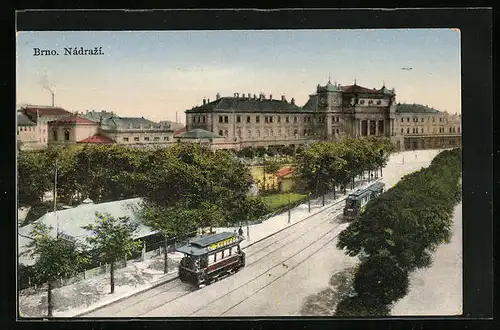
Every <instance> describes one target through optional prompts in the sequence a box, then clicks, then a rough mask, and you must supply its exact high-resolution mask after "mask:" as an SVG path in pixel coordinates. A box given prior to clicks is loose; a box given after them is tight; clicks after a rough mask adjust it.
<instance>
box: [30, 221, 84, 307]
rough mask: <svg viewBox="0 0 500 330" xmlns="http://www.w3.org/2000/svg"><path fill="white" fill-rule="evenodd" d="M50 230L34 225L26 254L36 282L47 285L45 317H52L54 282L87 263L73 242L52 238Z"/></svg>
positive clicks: (70, 274)
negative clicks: (33, 262)
mask: <svg viewBox="0 0 500 330" xmlns="http://www.w3.org/2000/svg"><path fill="white" fill-rule="evenodd" d="M51 230H52V228H51V227H48V226H46V225H44V224H41V223H34V224H33V229H32V230H31V232H30V237H31V238H32V241H31V242H30V243H29V244H28V246H27V247H28V249H27V252H26V254H27V255H29V256H31V257H32V258H34V259H35V260H36V261H35V265H34V266H33V272H34V274H35V277H36V279H35V280H36V281H37V282H39V283H45V282H46V283H47V285H48V289H47V315H48V317H52V313H53V309H54V304H53V301H52V290H53V287H54V283H55V281H56V280H59V279H64V278H67V277H70V276H72V275H75V274H76V273H77V272H78V271H79V270H80V267H81V265H83V264H84V263H86V262H88V260H87V259H86V258H85V257H83V256H82V254H81V251H78V248H77V245H76V244H75V242H72V241H70V240H67V239H64V238H63V237H62V235H57V236H56V237H52V236H51V235H50V234H49V233H50V231H51Z"/></svg>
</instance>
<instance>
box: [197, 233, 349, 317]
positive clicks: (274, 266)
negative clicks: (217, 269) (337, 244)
mask: <svg viewBox="0 0 500 330" xmlns="http://www.w3.org/2000/svg"><path fill="white" fill-rule="evenodd" d="M340 226H342V224H337V225H336V226H334V227H333V228H331V229H329V230H328V231H327V232H325V233H324V234H322V235H321V236H319V237H317V238H316V239H315V240H314V241H313V242H312V243H310V244H308V245H306V247H304V248H302V249H300V250H299V251H297V252H295V253H294V254H292V255H291V256H289V257H287V258H286V259H284V260H280V261H279V262H277V263H275V264H274V265H273V266H271V267H268V268H266V269H265V270H264V271H262V272H260V273H259V274H258V275H256V276H254V277H252V279H250V280H249V281H246V282H245V283H244V284H241V285H239V286H237V287H236V288H234V289H232V290H230V291H228V292H227V293H225V294H223V295H221V296H219V297H217V298H216V299H213V300H211V301H209V302H207V303H206V304H205V306H203V307H201V308H198V309H197V310H195V311H194V312H192V313H190V314H189V315H188V316H192V315H193V314H196V313H197V312H199V311H201V310H203V309H204V308H206V306H207V305H211V304H213V303H215V302H217V301H219V300H221V299H224V298H225V297H227V296H228V295H230V294H232V293H233V292H236V291H237V290H239V289H241V288H243V287H244V286H246V285H248V284H249V283H252V282H254V281H256V280H257V279H259V278H261V277H262V276H264V275H266V274H268V273H269V272H270V271H272V270H273V269H276V268H279V267H282V265H283V264H284V263H285V262H287V261H289V260H290V259H292V258H294V257H296V256H297V255H299V254H300V253H303V252H304V250H306V249H308V248H309V247H311V246H312V245H314V244H316V243H317V241H318V240H320V239H322V238H324V237H325V236H327V235H329V234H331V233H332V232H334V231H335V230H336V229H338V228H339V227H340ZM338 235H339V234H336V235H334V236H333V237H332V238H330V239H328V241H327V242H326V243H325V244H323V245H321V247H320V248H319V249H317V250H315V251H313V253H311V254H308V255H307V256H306V258H305V259H304V260H302V261H301V262H300V263H302V262H304V261H305V260H307V258H309V257H310V256H311V255H313V254H314V253H316V252H317V251H319V250H321V249H322V248H324V247H325V246H326V245H328V244H329V243H331V242H332V241H333V240H334V239H335V238H336V237H337V236H338ZM295 267H297V265H296V266H294V268H295ZM288 269H289V268H288ZM292 269H293V268H292ZM290 270H291V269H289V270H287V271H286V272H285V274H287V273H288V272H289V271H290ZM282 276H284V275H281V277H282ZM276 280H277V279H276ZM276 280H273V281H272V282H271V283H274V282H275V281H276ZM268 285H270V284H267V285H266V286H264V287H267V286H268ZM262 289H263V288H261V289H259V290H257V291H256V292H254V293H252V294H251V295H250V296H248V297H251V296H253V295H255V293H257V292H259V291H261V290H262ZM246 299H247V298H245V299H243V300H242V301H240V302H238V303H237V304H235V305H233V306H232V307H231V308H230V309H232V308H234V307H236V306H237V305H239V304H240V303H241V302H243V301H245V300H246ZM230 309H228V310H226V311H224V313H223V314H225V313H226V312H227V311H229V310H230ZM223 314H222V315H223Z"/></svg>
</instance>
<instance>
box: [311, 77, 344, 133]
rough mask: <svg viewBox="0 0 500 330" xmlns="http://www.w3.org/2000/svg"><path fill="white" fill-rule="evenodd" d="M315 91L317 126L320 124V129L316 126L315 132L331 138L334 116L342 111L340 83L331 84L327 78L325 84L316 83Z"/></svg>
mask: <svg viewBox="0 0 500 330" xmlns="http://www.w3.org/2000/svg"><path fill="white" fill-rule="evenodd" d="M316 93H317V96H318V107H317V118H318V126H321V131H319V130H320V128H319V127H318V131H317V132H316V134H317V135H319V137H321V138H323V139H331V138H332V136H333V123H334V121H335V118H336V117H337V115H339V114H341V113H342V89H341V87H340V85H338V84H337V83H335V84H332V82H331V81H330V79H328V83H327V84H326V85H325V86H320V85H318V87H317V90H316Z"/></svg>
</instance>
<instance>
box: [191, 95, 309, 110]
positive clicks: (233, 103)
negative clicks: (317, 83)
mask: <svg viewBox="0 0 500 330" xmlns="http://www.w3.org/2000/svg"><path fill="white" fill-rule="evenodd" d="M204 101H205V100H204ZM232 110H234V111H237V112H270V111H272V112H284V113H287V112H301V111H302V108H301V107H299V106H297V105H295V100H294V99H293V98H292V99H290V101H286V99H285V98H284V97H282V98H281V99H273V98H271V96H268V97H266V96H264V95H263V94H261V95H259V96H257V95H255V94H254V95H251V94H248V96H244V95H243V94H242V96H240V95H239V94H238V93H235V95H234V96H233V97H220V98H218V99H216V100H214V101H212V102H206V103H204V104H202V105H199V106H196V107H193V108H192V109H189V110H186V111H185V112H186V113H191V112H194V113H200V112H215V111H217V112H219V111H222V112H223V111H228V112H229V111H232Z"/></svg>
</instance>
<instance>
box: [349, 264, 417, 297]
mask: <svg viewBox="0 0 500 330" xmlns="http://www.w3.org/2000/svg"><path fill="white" fill-rule="evenodd" d="M408 285H409V280H408V272H407V271H405V270H403V269H401V268H400V267H399V265H398V264H397V262H396V261H395V260H393V259H392V258H391V257H390V256H384V255H375V256H372V257H370V258H369V259H368V260H366V261H365V262H363V263H361V265H360V266H359V268H358V270H357V272H356V275H355V278H354V289H355V290H356V292H357V293H358V295H359V296H361V297H363V298H364V299H365V300H375V301H377V302H379V303H381V304H385V305H388V304H391V303H392V302H394V301H397V300H399V299H400V298H402V297H404V296H405V295H406V293H407V292H408Z"/></svg>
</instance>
